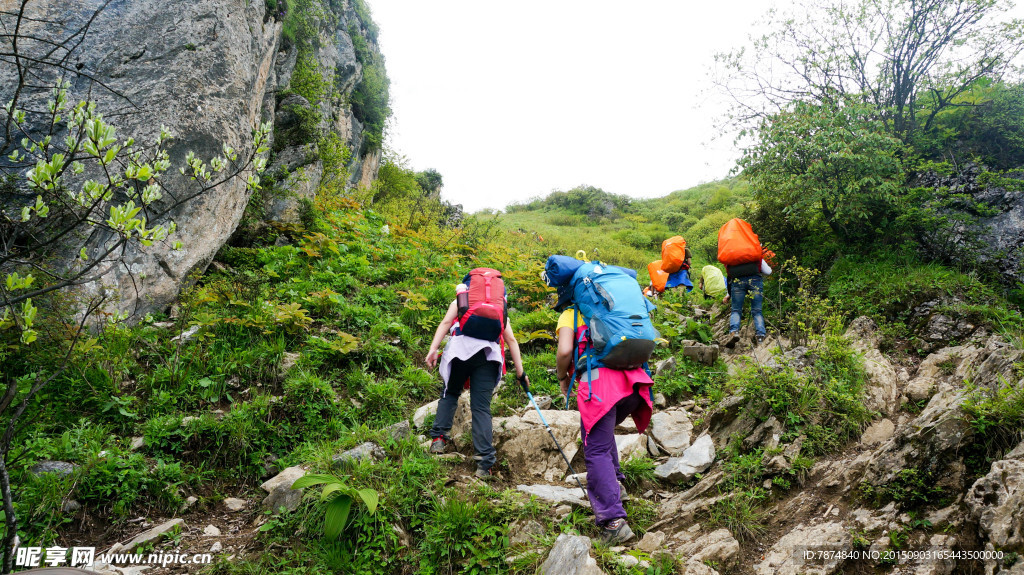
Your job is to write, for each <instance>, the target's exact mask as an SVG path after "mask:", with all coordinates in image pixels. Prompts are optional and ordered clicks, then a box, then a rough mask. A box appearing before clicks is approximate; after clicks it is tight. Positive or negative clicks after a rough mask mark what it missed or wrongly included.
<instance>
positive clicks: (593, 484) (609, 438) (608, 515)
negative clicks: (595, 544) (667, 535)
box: [580, 390, 644, 527]
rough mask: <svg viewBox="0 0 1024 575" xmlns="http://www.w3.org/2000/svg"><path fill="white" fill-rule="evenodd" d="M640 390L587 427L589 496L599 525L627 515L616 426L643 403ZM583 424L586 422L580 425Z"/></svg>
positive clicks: (585, 451) (584, 443)
mask: <svg viewBox="0 0 1024 575" xmlns="http://www.w3.org/2000/svg"><path fill="white" fill-rule="evenodd" d="M643 401H644V400H643V398H641V397H640V392H638V391H636V390H634V391H633V394H632V395H630V396H628V397H624V398H622V399H621V400H619V402H618V403H616V404H615V407H613V408H612V409H610V410H608V413H606V414H604V416H603V417H602V418H601V419H599V420H597V423H595V424H594V427H593V428H591V430H590V433H589V434H588V433H587V430H586V429H583V458H584V460H586V462H587V495H588V496H589V497H590V505H591V507H593V509H594V517H595V518H596V519H597V525H598V526H599V527H604V525H605V524H607V523H608V522H609V521H611V520H613V519H618V518H619V517H626V509H625V508H624V507H623V506H622V492H621V491H620V489H619V481H622V480H623V479H625V476H624V475H623V474H622V470H621V469H619V450H618V448H617V447H615V426H616V425H618V424H620V423H622V421H623V420H624V419H626V417H628V416H629V415H630V414H631V413H633V412H634V411H636V410H637V408H638V407H640V404H641V403H643ZM580 427H581V428H582V427H583V426H582V425H581V426H580Z"/></svg>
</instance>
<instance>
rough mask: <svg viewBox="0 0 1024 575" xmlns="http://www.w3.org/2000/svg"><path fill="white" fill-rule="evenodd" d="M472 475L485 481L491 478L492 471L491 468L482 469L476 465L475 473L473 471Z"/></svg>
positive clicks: (492, 475)
mask: <svg viewBox="0 0 1024 575" xmlns="http://www.w3.org/2000/svg"><path fill="white" fill-rule="evenodd" d="M473 475H474V476H475V477H476V478H477V479H482V480H484V481H487V480H488V479H492V478H493V477H494V471H493V470H491V469H484V468H482V467H477V468H476V473H474V474H473Z"/></svg>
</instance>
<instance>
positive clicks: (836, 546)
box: [754, 522, 853, 575]
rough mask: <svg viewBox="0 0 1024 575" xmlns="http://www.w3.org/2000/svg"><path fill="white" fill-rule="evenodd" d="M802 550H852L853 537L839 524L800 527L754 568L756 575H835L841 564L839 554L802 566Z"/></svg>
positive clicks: (785, 537)
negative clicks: (812, 574) (813, 574)
mask: <svg viewBox="0 0 1024 575" xmlns="http://www.w3.org/2000/svg"><path fill="white" fill-rule="evenodd" d="M803 547H809V548H817V549H828V550H831V551H836V552H842V551H849V550H850V549H852V548H853V537H852V536H851V535H850V533H849V531H848V530H847V529H846V528H845V527H844V526H843V524H842V523H841V522H832V523H822V524H819V525H801V526H799V527H797V528H796V529H794V530H792V531H790V532H789V533H787V534H786V535H785V536H783V537H782V539H779V541H778V542H777V543H775V545H773V546H772V548H771V549H769V550H768V552H767V553H766V554H765V558H764V561H762V562H761V563H759V564H757V565H756V566H755V568H754V570H755V572H756V573H757V574H758V575H762V574H764V575H767V574H769V573H770V574H791V575H796V574H797V573H817V574H821V575H826V574H828V573H835V572H836V571H837V570H838V569H839V568H840V566H841V565H842V563H843V560H842V559H840V554H839V553H836V554H835V556H834V557H832V556H830V557H828V558H825V559H822V560H819V561H816V562H806V563H805V562H804V561H802V559H803V556H802V554H801V553H800V549H802V548H803Z"/></svg>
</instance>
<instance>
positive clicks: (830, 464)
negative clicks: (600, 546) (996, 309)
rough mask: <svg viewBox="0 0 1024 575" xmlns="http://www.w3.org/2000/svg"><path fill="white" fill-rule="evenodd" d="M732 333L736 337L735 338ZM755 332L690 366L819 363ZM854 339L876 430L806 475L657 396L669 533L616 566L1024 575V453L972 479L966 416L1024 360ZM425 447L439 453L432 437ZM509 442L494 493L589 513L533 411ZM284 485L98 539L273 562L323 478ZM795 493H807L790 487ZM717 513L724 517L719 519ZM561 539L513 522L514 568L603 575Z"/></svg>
mask: <svg viewBox="0 0 1024 575" xmlns="http://www.w3.org/2000/svg"><path fill="white" fill-rule="evenodd" d="M724 329H725V327H724V326H723V325H722V324H721V320H720V321H719V323H718V324H717V325H716V331H717V332H718V335H721V332H723V331H724ZM746 330H747V332H749V330H750V327H749V326H748V327H747V328H746ZM747 332H744V333H743V337H742V340H741V343H740V344H739V345H738V346H737V348H735V349H732V350H727V349H724V348H723V349H719V348H718V347H717V346H702V345H700V344H696V343H693V344H692V345H688V346H686V347H685V352H684V353H685V354H686V355H687V356H689V357H693V358H695V359H698V360H699V361H701V360H702V361H705V362H706V363H708V364H712V363H714V361H715V359H716V358H717V357H718V356H719V354H721V357H722V358H723V359H724V360H725V363H726V365H727V366H728V369H729V371H730V374H735V373H737V372H738V370H740V369H742V368H743V366H745V365H749V364H755V365H757V366H760V368H762V369H765V370H769V371H770V370H773V369H782V368H784V367H786V368H794V369H800V368H801V366H802V365H806V364H807V363H808V362H809V361H810V359H809V357H808V354H809V353H810V352H809V351H808V349H807V348H806V347H801V346H798V345H793V342H789V341H786V340H780V339H778V338H776V337H774V336H773V337H769V338H768V339H767V340H766V341H765V342H763V343H762V344H761V345H758V346H754V345H753V337H752V335H753V334H752V333H747ZM845 335H846V338H847V339H848V340H849V341H850V342H851V343H852V347H853V348H854V349H855V350H857V351H858V352H859V356H860V358H861V361H862V362H863V365H864V368H865V370H866V372H867V375H868V385H867V390H866V396H865V398H864V402H865V405H866V406H867V407H868V408H869V409H870V410H871V411H872V412H874V413H875V417H874V419H873V420H872V421H871V422H870V423H869V424H867V425H865V426H864V428H863V430H862V432H861V433H860V436H859V438H858V439H854V440H853V441H850V442H849V443H848V444H847V445H845V446H844V447H843V448H842V449H840V450H839V451H838V452H836V453H832V454H830V455H827V456H820V457H817V458H815V459H814V460H813V465H812V466H809V468H807V469H803V470H801V471H800V472H799V473H793V472H792V469H793V466H794V464H795V463H796V462H797V461H798V459H799V457H800V453H801V444H802V443H803V442H804V441H805V439H806V438H805V437H803V436H800V437H797V438H795V439H793V438H791V437H788V436H787V435H786V434H785V433H784V429H785V427H784V425H783V424H782V423H781V422H779V421H778V420H777V419H776V418H775V417H774V416H773V415H770V414H768V413H766V412H765V411H764V410H758V409H757V408H755V407H753V406H754V403H752V402H750V401H748V400H747V398H744V397H742V396H740V395H729V396H726V397H725V398H724V399H722V400H721V401H720V402H718V403H717V404H711V403H709V401H708V400H707V399H706V398H699V397H698V398H695V399H690V400H686V401H683V402H680V403H678V404H672V405H668V404H666V402H665V401H664V397H658V398H657V401H656V403H657V404H658V405H657V407H656V409H655V414H654V417H653V419H652V423H651V426H650V428H649V429H648V431H647V433H645V434H638V433H637V431H636V428H635V427H634V426H632V422H631V420H627V421H626V422H624V423H623V424H622V425H620V426H619V427H618V428H617V429H616V434H617V444H618V447H619V455H620V459H621V461H626V460H628V459H629V458H631V457H634V456H637V455H646V456H648V457H651V458H653V459H654V460H655V462H656V463H657V468H656V469H655V476H656V481H644V482H642V484H641V487H640V488H639V489H638V490H636V492H633V493H629V496H631V497H634V498H642V499H643V500H644V501H648V502H651V503H654V504H655V509H656V510H657V516H656V518H655V519H654V520H653V521H652V523H651V524H650V525H649V526H648V527H647V529H646V532H645V533H644V535H643V536H642V537H640V538H638V539H634V540H632V541H630V542H629V543H628V544H627V545H625V546H621V547H615V548H612V549H611V552H612V553H614V554H615V555H616V559H615V560H616V561H618V562H621V563H622V564H623V565H624V566H639V567H641V568H644V567H646V566H647V565H649V561H650V560H651V559H652V558H654V557H656V556H657V555H658V554H659V553H669V554H671V555H673V556H674V557H675V558H677V559H679V560H682V561H684V562H685V572H686V573H687V574H690V575H697V574H701V575H711V574H714V573H741V574H750V573H753V574H758V575H761V574H769V573H782V574H797V573H817V574H831V573H900V574H910V573H913V574H920V575H925V574H928V575H941V574H950V573H985V574H986V575H992V574H1002V575H1010V574H1021V573H1024V561H1021V560H1020V559H1017V557H1018V555H1017V553H1019V552H1020V551H1022V550H1024V443H1021V444H1019V445H1017V446H1016V447H1015V448H1013V449H1007V450H1005V452H1004V453H1002V454H1001V456H1000V457H999V458H998V459H997V460H996V461H995V462H994V463H991V465H990V467H986V469H985V470H982V471H981V472H980V474H979V473H975V474H974V475H972V474H971V473H970V471H969V469H968V465H967V464H966V463H965V458H966V457H967V455H968V453H969V452H970V446H971V445H972V441H973V440H974V431H973V429H972V427H971V426H970V425H969V423H968V420H967V418H966V417H965V415H964V411H963V403H964V401H965V399H966V398H967V397H968V387H967V386H966V385H965V381H969V382H970V383H971V384H972V385H973V386H977V387H988V388H998V386H1000V385H1003V384H1005V382H1013V381H1017V380H1019V379H1020V378H1021V376H1022V375H1024V374H1022V373H1021V368H1020V366H1021V365H1022V362H1024V351H1022V350H1021V349H1019V348H1015V347H1014V346H1012V345H1009V344H1008V343H1006V342H1004V341H1002V340H1001V339H1000V338H999V337H997V336H992V335H989V334H987V333H985V332H984V331H982V330H978V331H976V332H975V333H974V334H973V335H971V336H970V337H968V338H966V339H964V340H963V343H962V344H961V345H957V346H944V347H943V346H938V345H936V346H935V348H934V351H933V352H932V353H931V354H929V355H928V356H927V357H926V358H925V359H924V360H923V361H922V362H920V364H919V365H917V366H913V365H911V366H910V367H909V368H908V367H903V366H899V365H897V364H894V363H893V362H892V361H891V360H890V359H889V358H888V357H887V356H886V355H885V354H883V353H881V352H880V351H879V349H878V346H879V342H880V335H879V333H878V330H877V328H876V327H875V325H874V323H873V322H872V321H871V320H869V319H867V318H860V319H858V320H856V321H854V322H853V323H852V324H851V326H850V327H849V329H848V330H847V332H846V334H845ZM675 363H676V362H675V360H674V358H670V359H668V360H665V361H663V362H660V363H659V364H658V366H657V371H658V372H659V373H665V372H667V371H669V370H672V369H676V366H675ZM656 381H657V378H656ZM656 385H657V384H656ZM656 389H657V388H656ZM468 396H469V394H464V395H463V396H462V398H461V399H460V403H459V408H458V410H457V413H456V417H455V422H454V426H453V429H452V433H451V435H452V437H453V438H454V442H453V443H454V445H455V449H454V450H451V451H450V452H449V453H446V454H445V455H442V456H440V458H441V459H443V460H444V461H445V462H446V463H447V464H448V466H449V467H448V474H449V481H448V485H459V486H464V487H465V488H467V489H471V488H473V487H474V484H476V483H478V482H479V481H480V480H479V479H476V478H474V477H473V476H472V475H473V470H474V461H473V458H472V445H471V443H469V441H468V437H469V425H470V413H469V404H468ZM538 399H539V404H540V405H541V408H542V409H543V410H544V417H545V419H546V420H547V421H548V423H549V424H550V425H551V428H552V430H553V431H554V434H555V436H556V437H557V438H558V441H559V443H560V444H561V445H562V446H563V448H564V449H565V452H566V456H567V457H569V458H570V459H571V460H572V463H573V467H574V469H575V470H576V471H578V472H580V473H581V475H583V472H584V471H585V465H584V463H583V460H582V449H581V445H580V428H579V416H578V413H577V412H575V411H565V410H558V409H552V408H551V401H550V399H548V398H538ZM434 410H436V402H433V403H431V404H427V405H424V406H421V407H420V408H419V409H418V410H417V411H416V413H415V414H414V415H413V417H412V419H411V421H406V422H401V423H398V424H396V425H393V426H391V427H389V428H388V429H387V434H388V435H390V436H391V437H393V438H395V439H401V438H405V437H409V436H411V435H413V434H417V433H423V432H424V428H425V423H426V422H427V421H428V420H429V418H430V416H431V414H432V413H433V411H434ZM419 438H420V440H421V441H423V445H424V448H426V446H427V445H428V443H427V441H426V438H425V437H424V436H422V435H420V436H419ZM494 442H495V446H496V448H497V450H498V460H499V464H498V466H497V469H498V473H497V474H496V477H494V478H493V479H492V480H491V481H489V482H488V483H489V485H490V487H492V488H493V489H494V490H496V491H498V492H500V491H502V490H504V489H515V490H518V491H520V492H522V493H523V494H524V498H525V497H526V496H527V495H529V496H533V497H536V498H537V499H538V500H540V501H542V502H544V503H545V504H548V505H550V508H551V513H552V515H553V517H555V518H561V519H564V518H566V517H568V516H569V514H570V513H572V511H573V510H574V509H577V508H588V507H589V503H588V502H587V501H586V498H585V497H583V496H582V493H581V491H580V489H579V488H578V487H577V486H576V483H575V480H574V479H573V478H572V477H571V476H569V473H568V471H567V470H566V467H565V463H564V461H563V459H562V457H561V455H560V454H559V453H558V451H557V450H556V448H555V446H554V444H553V443H552V441H551V438H550V436H549V435H548V434H547V432H546V430H545V429H544V427H543V426H542V425H541V423H540V421H539V418H538V417H537V413H536V411H535V410H534V409H533V407H532V406H531V405H529V404H525V405H523V407H521V408H520V409H518V410H517V411H516V412H515V413H514V414H513V415H511V416H508V417H496V418H495V419H494ZM730 442H741V443H742V445H743V446H744V448H746V449H748V450H752V449H755V448H762V449H763V453H764V454H765V455H764V459H763V461H762V462H761V465H762V466H763V469H764V473H765V475H764V476H765V477H767V479H765V480H764V484H763V486H762V488H763V490H762V491H761V493H762V494H763V495H764V497H763V499H762V500H759V501H758V505H759V507H758V509H759V511H758V510H753V511H751V512H752V513H757V514H758V517H759V518H760V521H759V522H758V524H757V525H756V526H754V525H752V524H751V523H750V522H749V521H746V520H745V519H744V516H742V515H741V514H740V512H741V511H742V510H743V507H742V505H743V502H744V499H743V495H742V494H741V493H740V492H737V491H731V492H728V491H723V490H722V489H720V486H721V484H722V482H723V479H724V477H725V476H726V474H727V473H728V470H727V469H726V462H725V458H724V456H723V451H724V450H726V449H727V446H728V445H729V444H730ZM386 457H387V454H386V453H385V451H384V450H383V449H382V448H381V446H379V445H377V444H375V443H372V442H367V443H364V444H362V445H359V446H358V447H356V448H354V449H352V450H349V451H347V452H345V453H341V454H338V455H336V456H334V460H335V463H336V464H337V465H338V466H344V465H345V464H346V463H345V462H346V461H352V460H359V459H365V458H372V459H375V460H383V459H384V458H386ZM273 470H274V468H273V466H272V465H269V464H268V477H270V479H268V480H267V481H266V482H265V483H263V484H262V485H261V486H259V487H255V486H253V487H250V488H245V487H242V488H240V490H239V493H235V494H226V493H225V494H219V495H221V496H222V497H220V498H219V499H218V498H217V497H210V498H204V500H203V501H205V502H209V501H216V503H205V504H203V503H196V501H198V500H197V499H196V498H194V497H193V498H190V499H189V501H190V503H189V506H188V507H186V508H185V509H182V511H181V513H180V514H179V515H178V516H177V517H167V518H138V519H136V520H132V521H129V522H128V523H126V524H124V525H123V526H122V527H121V528H119V529H118V531H116V532H113V533H102V534H96V537H95V539H96V544H97V545H98V546H99V548H98V552H103V551H106V550H107V547H109V545H110V543H109V542H110V541H115V540H116V541H119V543H117V544H114V546H113V547H112V548H111V551H113V552H122V553H126V552H139V550H140V549H141V550H145V551H147V552H162V553H168V554H170V553H175V554H186V555H189V556H191V555H195V554H205V553H210V554H213V555H215V556H216V555H223V556H232V555H233V556H245V555H246V554H249V553H257V552H258V553H266V552H268V551H271V550H268V549H266V548H264V546H263V545H262V544H261V543H259V542H258V541H257V540H256V539H255V537H256V535H258V534H259V530H260V527H261V526H262V525H264V524H265V523H266V522H267V521H272V520H273V519H272V516H271V514H270V510H272V509H278V508H279V507H281V506H284V507H286V508H289V509H295V508H296V507H297V506H298V505H299V502H300V500H301V498H302V495H303V494H302V492H301V490H292V489H291V488H290V487H291V485H292V483H294V481H295V480H296V479H297V478H298V477H301V476H302V475H304V474H305V473H306V470H305V469H304V468H303V466H295V467H290V468H288V469H284V470H280V471H279V472H277V474H276V475H274V471H273ZM271 475H273V476H272V477H271ZM784 477H786V478H791V479H792V481H791V483H792V484H791V485H790V484H788V483H787V481H780V480H778V479H777V478H784ZM583 480H584V481H585V477H583ZM914 481H917V483H914ZM931 487H934V488H936V489H941V491H942V492H943V493H945V494H947V495H949V496H948V497H944V498H941V499H939V500H938V502H939V503H941V504H937V503H936V501H933V500H928V501H926V502H925V503H924V504H922V505H915V506H914V509H913V510H910V509H909V507H908V506H906V505H905V503H906V500H901V501H898V500H895V499H893V498H890V499H891V500H889V501H880V500H879V499H878V498H877V497H873V494H877V493H879V492H880V491H882V490H886V489H888V490H890V491H892V490H894V489H897V488H902V489H905V490H909V489H912V488H920V489H927V488H931ZM896 499H898V498H896ZM714 509H719V513H718V514H717V515H716V514H714V513H712V510H714ZM722 510H732V513H734V515H733V516H732V519H731V521H732V523H730V519H729V517H725V518H723V517H722V515H721V511H722ZM747 519H749V518H747ZM395 529H396V531H398V532H399V534H400V538H401V539H402V540H403V542H409V541H410V539H409V538H408V536H407V535H405V534H404V532H402V529H401V527H400V526H397V525H396V526H395ZM544 536H545V530H544V527H543V525H541V524H540V523H539V522H536V521H529V520H520V521H517V522H516V523H513V524H512V525H511V526H510V544H511V549H510V559H511V558H514V557H516V556H522V555H523V554H528V553H534V554H535V556H537V557H542V558H543V563H541V564H540V570H539V572H541V573H549V574H585V573H586V574H596V573H602V572H604V571H602V570H601V568H600V567H598V564H597V561H596V559H595V558H594V555H595V548H594V545H595V543H594V542H592V541H591V540H590V539H589V538H588V537H585V536H582V535H569V534H562V535H560V536H559V537H558V538H557V540H555V542H554V544H553V545H548V546H544V545H541V544H540V543H538V541H537V540H538V539H541V540H544V541H550V539H543V538H544ZM104 542H105V543H106V545H105V546H104ZM997 555H1001V557H1002V558H1001V559H997V558H996V556H997ZM538 561H540V560H538ZM94 568H95V569H96V571H97V572H98V573H100V574H102V575H113V574H122V573H148V574H152V575H158V574H164V573H187V572H195V571H198V569H199V568H201V566H195V565H186V566H181V565H179V566H174V567H153V566H136V567H124V566H113V567H111V566H109V565H103V564H97V565H95V566H94Z"/></svg>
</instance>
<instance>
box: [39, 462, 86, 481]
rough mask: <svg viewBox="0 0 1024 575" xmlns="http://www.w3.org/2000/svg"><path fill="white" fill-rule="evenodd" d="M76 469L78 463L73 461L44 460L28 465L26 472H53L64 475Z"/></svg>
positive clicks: (40, 473)
mask: <svg viewBox="0 0 1024 575" xmlns="http://www.w3.org/2000/svg"><path fill="white" fill-rule="evenodd" d="M76 469H78V465H76V464H74V463H68V462H67V461H50V460H46V461H40V462H39V463H36V464H35V465H33V466H32V467H29V468H28V472H29V473H31V474H32V475H42V474H44V473H53V474H54V475H59V476H61V477H64V476H66V475H71V474H72V473H74V472H75V470H76Z"/></svg>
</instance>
